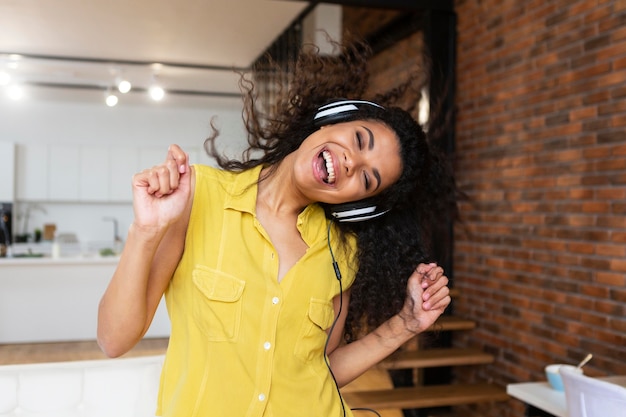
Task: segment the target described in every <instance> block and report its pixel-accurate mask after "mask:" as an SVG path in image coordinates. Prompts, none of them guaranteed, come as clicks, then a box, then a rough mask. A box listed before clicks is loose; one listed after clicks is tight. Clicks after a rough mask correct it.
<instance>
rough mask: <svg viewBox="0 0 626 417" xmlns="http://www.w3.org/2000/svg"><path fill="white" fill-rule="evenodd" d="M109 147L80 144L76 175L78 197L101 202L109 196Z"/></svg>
mask: <svg viewBox="0 0 626 417" xmlns="http://www.w3.org/2000/svg"><path fill="white" fill-rule="evenodd" d="M110 153H111V152H110V149H109V148H108V147H104V146H95V147H93V146H82V147H81V148H80V158H79V161H80V174H79V177H78V199H79V200H80V201H91V202H102V201H108V200H109V198H110V189H111V187H110V184H109V171H110V170H111V167H110V158H111V155H110Z"/></svg>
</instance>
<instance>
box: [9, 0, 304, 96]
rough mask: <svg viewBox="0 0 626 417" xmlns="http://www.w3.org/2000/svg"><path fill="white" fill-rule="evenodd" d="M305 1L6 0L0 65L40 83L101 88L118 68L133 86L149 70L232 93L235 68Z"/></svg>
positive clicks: (194, 89) (143, 81) (169, 80)
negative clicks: (233, 69)
mask: <svg viewBox="0 0 626 417" xmlns="http://www.w3.org/2000/svg"><path fill="white" fill-rule="evenodd" d="M307 6H308V2H304V1H286V0H130V1H128V0H107V1H88V0H63V1H49V0H29V1H23V0H4V1H1V2H0V71H4V72H5V73H8V74H9V75H10V76H11V80H12V82H13V83H21V84H23V85H25V86H28V85H30V86H31V87H32V86H33V85H38V86H39V87H37V89H39V90H55V89H56V90H61V89H65V90H72V89H76V90H97V89H99V90H102V91H105V90H106V89H107V87H110V86H112V85H113V84H114V82H115V80H116V79H119V78H122V77H123V78H126V79H128V80H129V81H130V82H131V83H132V84H133V90H131V93H130V94H129V95H132V94H133V92H134V94H138V92H141V91H142V90H144V92H145V89H147V88H148V87H149V86H150V84H151V83H153V82H155V80H156V81H158V82H159V83H160V84H162V85H163V87H164V88H165V90H166V91H170V92H176V91H177V92H178V93H179V94H182V95H184V94H188V95H194V94H195V95H198V94H200V95H203V94H207V95H211V94H218V95H219V94H231V93H234V94H236V93H238V91H239V90H238V87H237V82H236V81H237V79H238V78H237V77H236V75H235V74H234V73H233V71H232V69H231V68H233V67H235V68H241V67H248V66H249V65H250V64H252V63H253V62H254V60H255V59H256V58H257V57H258V56H259V55H260V54H262V53H263V51H264V50H265V49H266V48H267V47H268V46H269V45H270V44H271V43H272V42H273V40H274V39H276V37H277V36H278V35H280V33H281V32H282V31H283V30H284V29H285V28H286V27H287V26H288V25H289V24H290V23H291V22H292V21H293V20H294V19H295V18H296V17H297V16H298V15H299V14H301V13H302V12H303V11H304V10H305V8H306V7H307ZM11 54H15V55H11ZM61 87H63V88H61ZM35 89H36V88H31V90H35Z"/></svg>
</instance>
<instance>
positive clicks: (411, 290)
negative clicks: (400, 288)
mask: <svg viewBox="0 0 626 417" xmlns="http://www.w3.org/2000/svg"><path fill="white" fill-rule="evenodd" d="M450 301H451V300H450V290H449V289H448V277H446V276H445V275H444V272H443V269H442V268H441V267H440V266H438V265H437V264H435V263H429V264H419V265H418V266H417V268H416V269H415V271H414V272H413V274H411V276H410V277H409V281H408V283H407V296H406V300H405V301H404V306H403V307H402V310H401V311H400V313H399V316H400V318H402V320H403V321H404V325H405V327H406V329H407V330H409V331H410V332H413V333H421V332H423V331H424V330H426V329H427V328H429V327H430V326H431V325H432V324H433V323H434V322H435V320H437V318H439V316H440V315H441V313H443V311H444V310H445V309H446V307H448V304H450Z"/></svg>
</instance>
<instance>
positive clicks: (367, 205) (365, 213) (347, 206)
mask: <svg viewBox="0 0 626 417" xmlns="http://www.w3.org/2000/svg"><path fill="white" fill-rule="evenodd" d="M388 211H389V210H388V209H386V208H384V207H382V206H381V205H380V204H378V203H377V202H376V200H375V199H371V198H369V199H365V200H359V201H354V202H351V203H343V204H332V205H329V206H328V210H327V213H329V214H330V216H331V218H333V219H334V220H336V221H338V222H350V223H353V222H361V221H365V220H369V219H373V218H376V217H378V216H382V215H383V214H385V213H387V212H388Z"/></svg>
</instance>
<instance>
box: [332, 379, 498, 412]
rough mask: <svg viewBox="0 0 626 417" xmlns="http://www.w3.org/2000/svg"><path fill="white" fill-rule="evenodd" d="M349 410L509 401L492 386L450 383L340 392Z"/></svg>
mask: <svg viewBox="0 0 626 417" xmlns="http://www.w3.org/2000/svg"><path fill="white" fill-rule="evenodd" d="M343 397H344V399H345V401H346V403H347V404H348V405H349V406H350V408H356V407H367V408H373V409H374V410H383V409H398V408H400V409H411V408H429V407H444V406H452V405H464V404H476V403H482V402H491V401H506V400H508V399H509V396H508V395H507V393H506V391H505V390H504V389H502V388H499V387H497V386H495V385H492V384H451V385H424V386H419V387H399V388H393V389H380V390H368V391H352V392H345V393H343Z"/></svg>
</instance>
